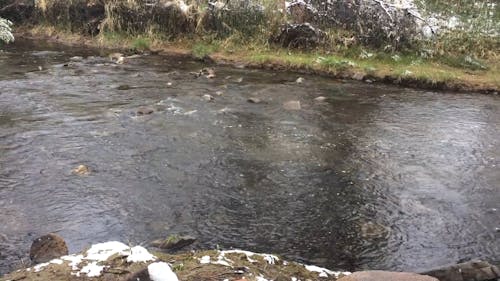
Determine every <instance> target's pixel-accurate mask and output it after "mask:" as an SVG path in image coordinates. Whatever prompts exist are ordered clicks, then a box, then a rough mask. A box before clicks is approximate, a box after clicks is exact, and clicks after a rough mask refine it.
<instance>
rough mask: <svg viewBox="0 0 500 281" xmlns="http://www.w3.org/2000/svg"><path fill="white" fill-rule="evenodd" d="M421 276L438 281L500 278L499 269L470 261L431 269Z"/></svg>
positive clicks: (476, 280)
mask: <svg viewBox="0 0 500 281" xmlns="http://www.w3.org/2000/svg"><path fill="white" fill-rule="evenodd" d="M422 274H425V275H429V276H434V277H436V278H438V279H439V280H440V281H486V280H496V279H498V278H500V269H499V268H498V267H497V266H495V265H492V264H490V263H488V262H485V261H480V260H472V261H468V262H464V263H459V264H454V265H448V266H444V267H440V268H435V269H431V270H428V271H425V272H423V273H422Z"/></svg>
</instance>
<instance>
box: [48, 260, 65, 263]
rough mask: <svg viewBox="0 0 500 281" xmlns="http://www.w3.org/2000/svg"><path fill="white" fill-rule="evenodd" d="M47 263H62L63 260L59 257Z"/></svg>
mask: <svg viewBox="0 0 500 281" xmlns="http://www.w3.org/2000/svg"><path fill="white" fill-rule="evenodd" d="M49 263H53V264H63V261H62V260H61V259H53V260H51V261H49Z"/></svg>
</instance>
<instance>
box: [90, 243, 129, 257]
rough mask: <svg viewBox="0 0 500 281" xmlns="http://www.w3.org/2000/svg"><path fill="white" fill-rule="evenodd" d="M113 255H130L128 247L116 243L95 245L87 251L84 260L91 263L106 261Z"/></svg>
mask: <svg viewBox="0 0 500 281" xmlns="http://www.w3.org/2000/svg"><path fill="white" fill-rule="evenodd" d="M114 254H120V255H124V256H128V255H129V254H130V247H129V246H127V245H125V244H123V243H121V242H117V241H110V242H105V243H99V244H95V245H92V247H90V249H88V250H87V255H86V256H85V259H86V260H92V261H106V260H107V259H108V258H109V257H111V256H112V255H114Z"/></svg>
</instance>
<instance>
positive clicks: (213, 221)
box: [0, 42, 500, 272]
mask: <svg viewBox="0 0 500 281" xmlns="http://www.w3.org/2000/svg"><path fill="white" fill-rule="evenodd" d="M74 55H82V56H84V57H85V59H84V60H83V61H82V62H71V63H69V64H68V62H69V58H70V57H71V56H74ZM38 66H41V69H42V70H39V68H38ZM202 67H203V66H202V65H200V64H197V63H194V62H190V61H185V60H181V59H179V58H170V57H156V56H151V57H143V58H140V59H136V60H132V61H130V62H129V63H128V64H125V65H114V64H110V63H109V62H108V61H107V60H106V59H105V58H102V57H100V56H99V54H98V53H96V52H94V51H92V50H79V49H75V48H63V47H60V46H47V45H40V44H38V45H37V44H33V43H32V42H18V43H17V45H12V46H9V48H8V50H7V51H5V52H3V53H0V88H1V91H0V220H1V223H0V272H5V271H7V270H9V269H12V268H13V267H14V266H16V264H18V263H19V262H20V260H22V259H26V258H27V249H28V248H29V245H30V242H31V240H32V239H33V238H34V237H36V236H38V235H41V234H45V233H47V232H57V233H59V234H60V235H62V236H64V237H65V238H66V239H67V241H68V243H69V245H70V251H72V252H75V251H78V250H81V249H82V248H83V247H85V246H86V245H88V244H90V243H93V242H99V241H105V240H111V239H117V240H121V241H130V242H131V243H147V241H150V240H153V239H156V238H159V237H165V236H167V235H168V234H171V233H189V234H192V235H195V236H197V237H199V243H198V244H197V245H196V246H195V247H197V248H213V247H215V246H217V245H219V246H221V247H224V248H227V247H238V248H245V249H249V250H254V251H261V252H274V253H278V254H282V255H285V256H287V257H288V258H292V259H296V260H299V261H304V262H307V263H315V264H318V265H322V266H326V267H330V268H334V269H337V268H341V269H347V270H353V269H360V268H374V269H399V270H417V269H422V268H428V267H433V266H436V265H439V264H447V263H451V262H456V261H459V260H463V259H467V258H475V257H482V258H486V259H489V260H498V259H500V243H499V242H498V241H499V239H498V238H499V236H500V233H498V232H496V230H495V228H497V227H500V225H499V221H500V220H499V219H500V212H499V211H497V210H499V209H500V206H499V202H500V192H499V191H498V186H499V184H500V171H499V165H500V163H499V162H500V161H499V158H500V151H499V150H498V147H499V145H500V135H499V132H500V98H499V97H497V96H484V95H476V94H471V95H468V94H447V93H432V92H423V91H414V90H408V89H401V88H392V87H385V86H370V85H363V84H357V83H341V82H339V81H335V80H331V79H325V78H318V77H306V79H305V83H304V84H300V85H297V84H295V83H294V81H295V80H296V78H297V76H296V75H294V74H286V73H270V72H262V71H250V70H237V69H230V68H225V67H216V70H217V77H216V78H215V79H212V80H208V79H205V78H204V77H200V78H194V77H193V76H192V75H191V74H189V73H190V72H192V71H197V70H199V69H200V68H202ZM239 78H243V82H239V81H240V80H239ZM170 83H171V84H170ZM216 92H222V95H220V96H218V95H216ZM204 94H211V95H214V96H215V101H214V102H207V101H205V100H204V99H203V98H202V96H203V95H204ZM320 95H322V96H325V97H327V102H315V101H314V100H313V99H314V98H315V97H317V96H320ZM250 97H258V98H260V99H261V100H263V103H260V104H251V103H248V102H247V99H248V98H250ZM289 100H300V101H301V104H302V110H300V111H286V110H284V109H283V108H282V104H283V103H284V102H286V101H289ZM140 106H149V107H151V108H153V109H154V110H155V112H154V113H153V114H152V115H145V116H136V114H135V111H136V110H137V108H138V107H140ZM80 164H85V165H87V166H89V167H90V168H91V170H92V173H91V174H90V175H88V176H81V177H80V176H76V175H72V174H71V170H72V169H73V168H74V167H76V166H78V165H80Z"/></svg>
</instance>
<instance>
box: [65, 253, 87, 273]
mask: <svg viewBox="0 0 500 281" xmlns="http://www.w3.org/2000/svg"><path fill="white" fill-rule="evenodd" d="M61 259H62V260H64V261H69V266H71V269H72V270H77V269H78V265H79V264H80V263H81V262H82V259H83V255H70V256H63V257H61Z"/></svg>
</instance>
